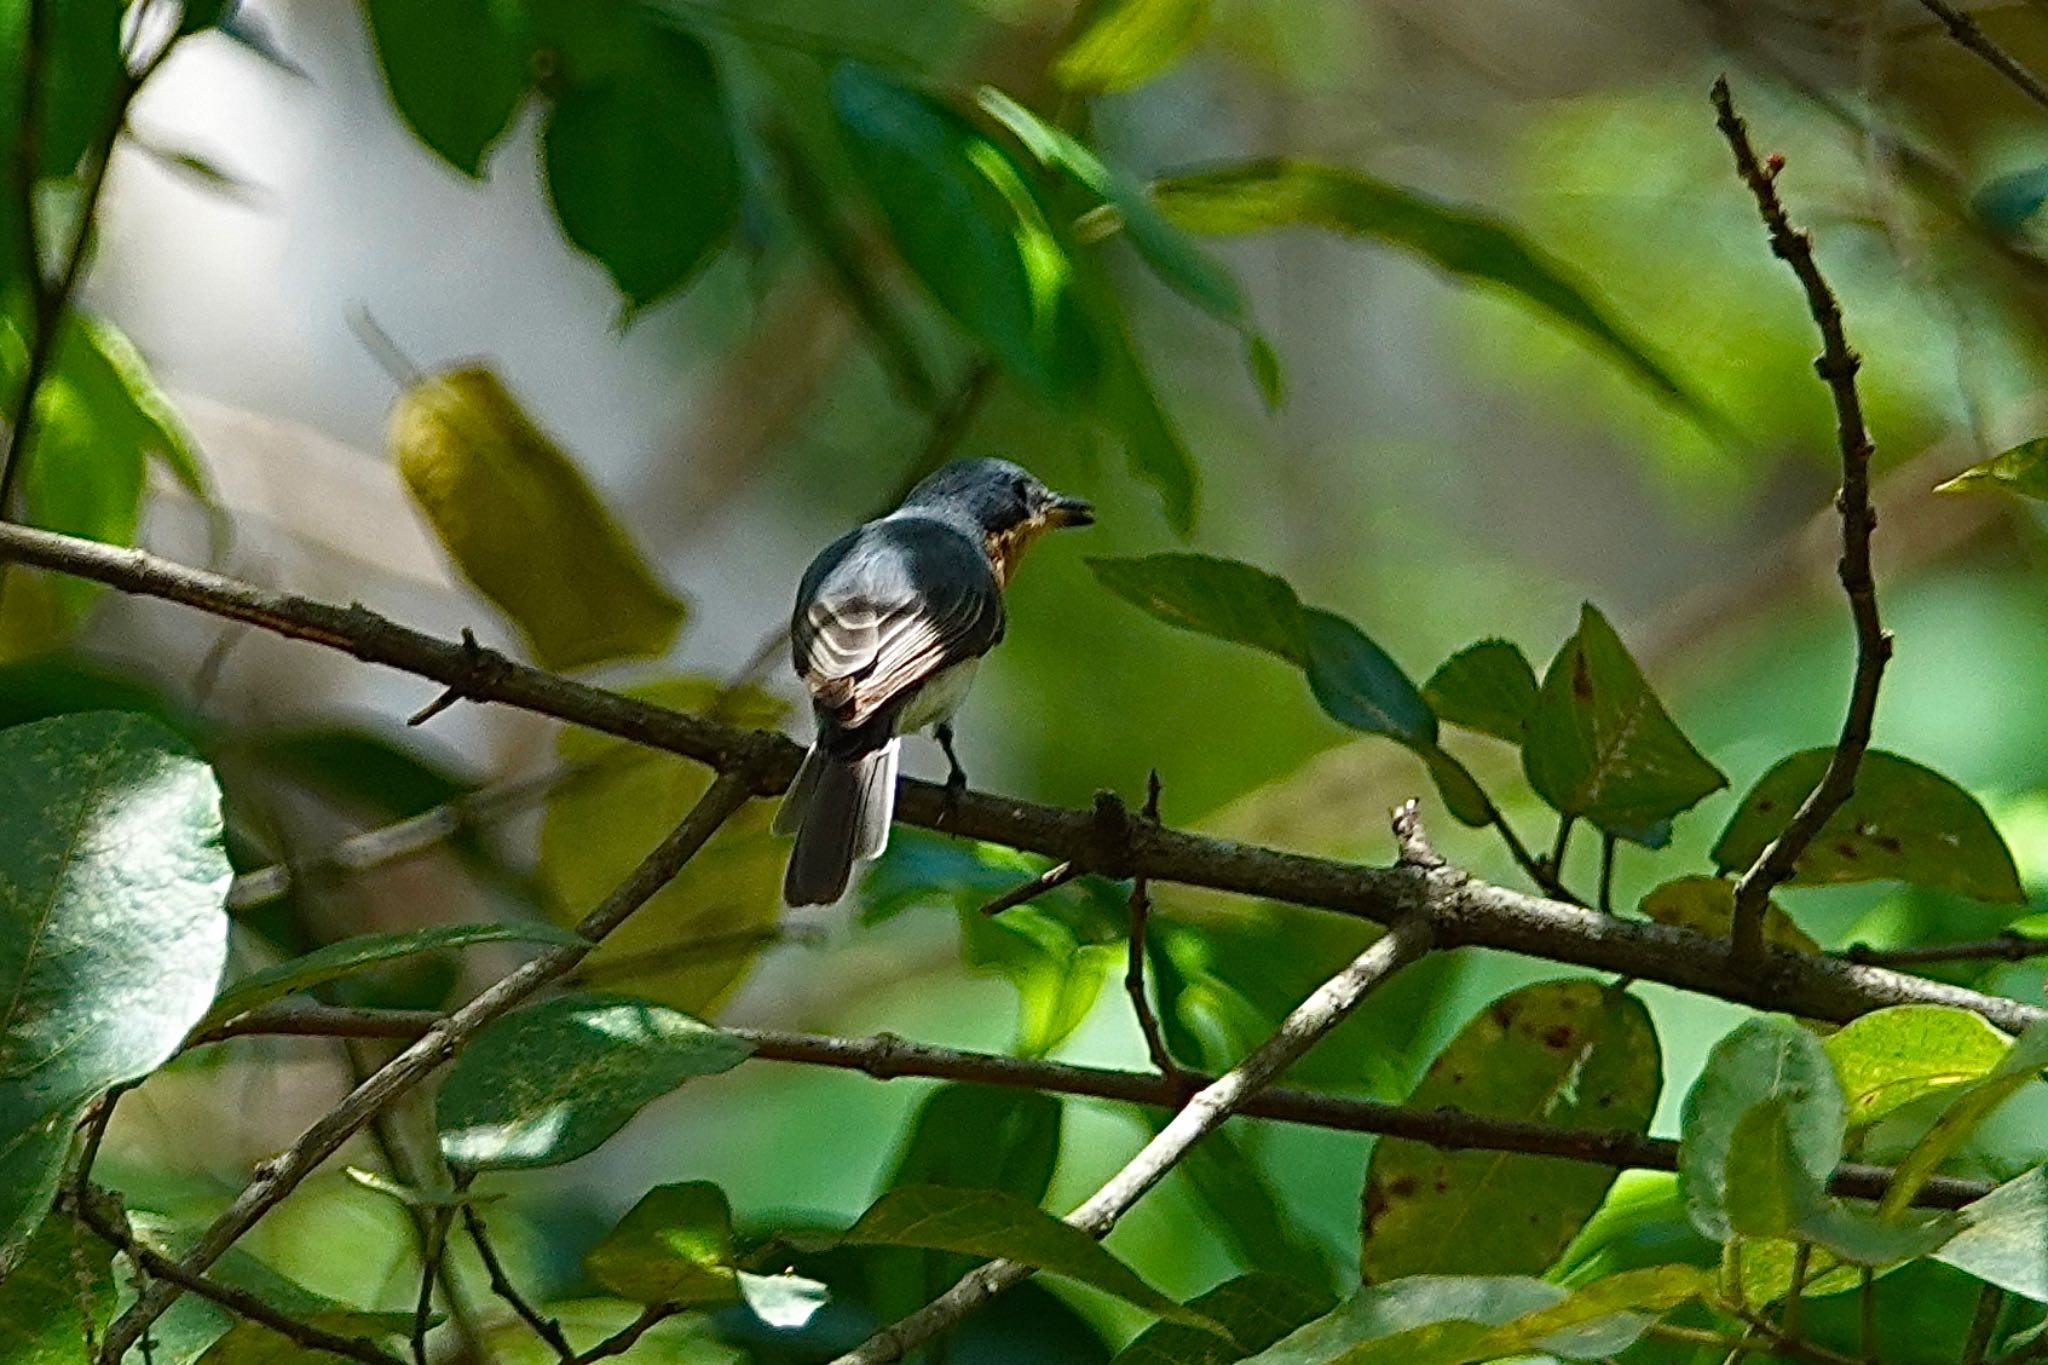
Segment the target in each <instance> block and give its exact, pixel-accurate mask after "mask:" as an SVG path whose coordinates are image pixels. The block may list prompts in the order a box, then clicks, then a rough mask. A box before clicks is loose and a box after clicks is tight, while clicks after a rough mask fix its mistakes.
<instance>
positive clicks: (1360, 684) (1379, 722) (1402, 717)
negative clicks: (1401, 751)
mask: <svg viewBox="0 0 2048 1365" xmlns="http://www.w3.org/2000/svg"><path fill="white" fill-rule="evenodd" d="M1302 622H1303V624H1304V625H1305V626H1306V627H1307V636H1308V663H1307V665H1306V670H1307V673H1308V686H1309V690H1310V691H1311V692H1313V693H1315V698H1316V701H1317V703H1318V704H1320V705H1321V706H1322V708H1323V710H1324V712H1326V713H1327V714H1328V715H1329V716H1330V717H1331V718H1333V719H1335V720H1338V721H1341V722H1343V723H1344V724H1346V725H1348V726H1350V727H1351V728H1352V729H1354V730H1363V731H1365V732H1366V733H1367V734H1369V735H1385V736H1387V737H1388V738H1389V739H1393V740H1396V741H1398V742H1400V743H1401V744H1404V745H1406V746H1408V747H1409V748H1411V749H1418V750H1427V749H1433V748H1435V747H1436V715H1435V713H1434V712H1432V711H1431V710H1430V709H1429V703H1428V702H1426V701H1424V700H1423V699H1422V693H1420V692H1418V691H1416V690H1415V684H1414V683H1412V682H1410V681H1408V675H1407V674H1406V673H1403V672H1402V671H1401V666H1400V665H1399V664H1397V663H1395V662H1394V661H1393V660H1392V659H1390V658H1388V657H1387V654H1386V651H1385V650H1383V649H1381V648H1380V647H1379V646H1378V645H1376V644H1374V643H1373V642H1372V641H1371V640H1369V639H1367V638H1366V636H1365V634H1364V632H1362V631H1361V630H1359V628H1358V627H1357V626H1354V625H1352V624H1351V623H1350V622H1349V621H1347V620H1345V619H1344V618H1343V617H1341V616H1337V615H1335V614H1333V613H1331V612H1327V611H1322V610H1319V609H1317V608H1315V607H1307V608H1304V609H1303V611H1302Z"/></svg>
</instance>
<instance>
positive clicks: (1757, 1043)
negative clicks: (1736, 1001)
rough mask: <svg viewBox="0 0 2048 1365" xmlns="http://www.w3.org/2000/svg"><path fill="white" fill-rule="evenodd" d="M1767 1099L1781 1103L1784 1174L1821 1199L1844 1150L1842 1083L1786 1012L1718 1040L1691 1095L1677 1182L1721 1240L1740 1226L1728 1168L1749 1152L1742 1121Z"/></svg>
mask: <svg viewBox="0 0 2048 1365" xmlns="http://www.w3.org/2000/svg"><path fill="white" fill-rule="evenodd" d="M1768 1106H1777V1107H1781V1108H1782V1110H1783V1118H1784V1131H1785V1133H1786V1135H1787V1164H1786V1169H1787V1172H1788V1173H1789V1174H1788V1175H1787V1177H1786V1178H1788V1179H1789V1178H1790V1177H1791V1176H1792V1175H1796V1176H1797V1177H1798V1178H1799V1179H1800V1180H1801V1181H1803V1182H1804V1183H1805V1185H1806V1187H1807V1188H1808V1189H1809V1190H1810V1191H1811V1192H1812V1197H1811V1198H1810V1199H1809V1200H1808V1201H1807V1203H1808V1205H1809V1206H1811V1205H1817V1204H1818V1203H1819V1202H1820V1198H1821V1192H1822V1191H1824V1190H1825V1188H1826V1185H1827V1179H1828V1176H1829V1175H1830V1174H1832V1173H1833V1171H1834V1169H1835V1163H1836V1162H1837V1161H1839V1160H1840V1159H1841V1155H1842V1137H1843V1132H1844V1122H1843V1114H1842V1087H1841V1085H1840V1083H1839V1082H1838V1081H1837V1080H1836V1079H1835V1069H1834V1066H1833V1065H1832V1064H1831V1063H1830V1062H1829V1061H1828V1055H1827V1053H1826V1052H1825V1051H1824V1050H1823V1049H1822V1047H1821V1044H1820V1040H1819V1039H1817V1038H1815V1037H1814V1036H1813V1034H1812V1033H1810V1032H1808V1031H1807V1030H1806V1029H1803V1028H1801V1027H1799V1026H1798V1025H1797V1024H1794V1023H1791V1022H1790V1021H1788V1020H1784V1019H1777V1018H1759V1019H1752V1020H1750V1021H1749V1022H1747V1023H1745V1024H1743V1025H1741V1026H1740V1027H1739V1028H1737V1029H1735V1031H1734V1032H1732V1033H1730V1034H1729V1035H1728V1036H1727V1037H1725V1038H1723V1039H1722V1040H1721V1041H1720V1042H1719V1043H1716V1044H1715V1045H1714V1050H1713V1051H1712V1052H1711V1053H1709V1054H1708V1056H1707V1064H1706V1067H1705V1069H1704V1070H1702V1071H1701V1072H1700V1076H1699V1079H1698V1080H1697V1081H1695V1082H1694V1083H1693V1087H1692V1090H1691V1091H1690V1092H1689V1093H1688V1094H1687V1095H1686V1097H1685V1108H1684V1111H1683V1114H1682V1116H1681V1119H1680V1133H1681V1145H1680V1148H1679V1157H1678V1180H1679V1187H1680V1189H1681V1190H1683V1191H1684V1194H1685V1201H1686V1209H1687V1212H1688V1213H1689V1214H1690V1215H1691V1217H1692V1221H1693V1225H1694V1226H1695V1227H1697V1228H1698V1229H1699V1230H1700V1232H1701V1234H1702V1235H1704V1236H1706V1237H1709V1238H1712V1239H1713V1240H1715V1241H1717V1242H1725V1241H1727V1240H1728V1238H1729V1236H1730V1235H1731V1233H1732V1232H1733V1231H1735V1226H1734V1224H1735V1220H1736V1218H1737V1217H1738V1215H1737V1214H1736V1213H1735V1211H1734V1210H1733V1209H1732V1207H1731V1192H1730V1176H1729V1168H1730V1164H1731V1162H1734V1161H1735V1160H1737V1159H1738V1157H1740V1156H1743V1155H1745V1154H1744V1153H1741V1152H1739V1151H1738V1143H1739V1142H1740V1140H1741V1135H1742V1131H1743V1125H1744V1123H1745V1122H1746V1121H1747V1120H1748V1116H1749V1114H1750V1111H1751V1110H1753V1109H1757V1108H1763V1107H1768ZM1752 1136H1754V1135H1752Z"/></svg>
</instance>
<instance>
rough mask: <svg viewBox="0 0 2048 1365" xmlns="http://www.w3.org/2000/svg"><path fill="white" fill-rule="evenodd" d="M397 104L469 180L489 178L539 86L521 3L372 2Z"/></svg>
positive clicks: (382, 60)
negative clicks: (486, 172) (489, 167)
mask: <svg viewBox="0 0 2048 1365" xmlns="http://www.w3.org/2000/svg"><path fill="white" fill-rule="evenodd" d="M364 11H365V13H366V14H367V15H368V17H369V21H370V36H371V37H372V38H373V39H374V40H375V42H376V46H377V60H378V64H379V66H381V67H382V68H383V72H384V83H385V85H386V87H387V88H388V89H389V90H390V91H391V102H392V103H393V104H395V105H397V106H398V112H399V115H400V116H401V117H402V118H404V119H405V122H406V126H407V127H409V128H411V129H412V131H413V133H414V134H415V135H416V136H417V137H418V138H419V140H420V141H422V142H424V143H426V144H427V146H429V147H431V148H433V149H434V151H436V152H438V153H439V154H440V156H441V159H442V160H444V161H446V162H447V163H448V164H449V165H451V166H453V167H454V168H455V169H456V170H458V171H461V172H462V173H463V174H464V175H469V176H479V175H481V174H482V173H483V164H484V158H485V157H486V156H487V155H488V154H489V152H490V149H491V144H492V143H494V142H496V141H497V140H498V139H499V138H500V137H501V136H503V134H504V132H505V129H506V128H507V127H508V126H509V125H510V124H511V122H512V115H513V114H514V113H516V112H518V109H519V105H520V103H521V101H522V100H523V99H524V97H525V95H526V87H527V84H528V82H529V81H530V80H531V79H532V74H533V72H532V55H533V37H532V34H531V33H530V32H529V31H528V27H527V20H526V7H525V5H524V4H522V3H520V2H519V0H364Z"/></svg>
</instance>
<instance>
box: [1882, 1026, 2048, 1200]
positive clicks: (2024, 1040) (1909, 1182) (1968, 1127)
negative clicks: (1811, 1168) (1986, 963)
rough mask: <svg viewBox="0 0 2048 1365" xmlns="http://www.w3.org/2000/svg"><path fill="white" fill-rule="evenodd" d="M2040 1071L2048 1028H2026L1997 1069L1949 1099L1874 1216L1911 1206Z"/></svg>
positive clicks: (2047, 1060)
mask: <svg viewBox="0 0 2048 1365" xmlns="http://www.w3.org/2000/svg"><path fill="white" fill-rule="evenodd" d="M2044 1067H2048V1023H2037V1024H2030V1025H2028V1026H2027V1029H2026V1031H2025V1032H2024V1033H2022V1034H2020V1036H2019V1037H2018V1038H2016V1039H2014V1040H2013V1044H2012V1046H2011V1047H2010V1048H2008V1049H2007V1050H2006V1053H2005V1056H2004V1057H2002V1058H2000V1059H1999V1062H1998V1065H1997V1066H1995V1067H1993V1068H1991V1070H1990V1071H1988V1072H1986V1073H1985V1074H1984V1075H1983V1076H1982V1077H1981V1078H1980V1079H1978V1080H1975V1081H1972V1082H1970V1083H1969V1084H1967V1085H1965V1086H1963V1087H1962V1088H1961V1089H1960V1090H1958V1091H1957V1092H1956V1093H1955V1094H1954V1096H1953V1097H1952V1098H1950V1100H1949V1101H1948V1104H1947V1106H1946V1107H1945V1108H1943V1110H1942V1111H1941V1117H1940V1118H1937V1119H1936V1120H1935V1121H1934V1126H1933V1127H1931V1128H1929V1129H1928V1130H1927V1132H1926V1134H1925V1135H1923V1136H1922V1137H1921V1139H1920V1141H1918V1142H1917V1143H1915V1144H1914V1145H1913V1150H1912V1151H1910V1152H1908V1153H1906V1156H1905V1159H1904V1160H1902V1161H1900V1162H1899V1163H1898V1167H1897V1169H1896V1171H1895V1173H1894V1174H1893V1176H1892V1183H1891V1187H1890V1188H1889V1189H1887V1190H1886V1191H1885V1196H1884V1199H1883V1200H1882V1201H1881V1202H1880V1203H1879V1205H1878V1209H1879V1211H1880V1212H1882V1213H1884V1214H1885V1215H1887V1216H1889V1217H1897V1216H1898V1214H1899V1213H1900V1211H1902V1210H1903V1209H1905V1208H1906V1207H1907V1206H1908V1205H1910V1204H1911V1203H1912V1201H1913V1196H1914V1195H1916V1194H1918V1193H1919V1192H1920V1187H1921V1186H1922V1185H1924V1184H1926V1183H1927V1178H1928V1177H1929V1176H1931V1175H1933V1174H1934V1173H1935V1171H1937V1170H1938V1169H1940V1167H1941V1163H1942V1162H1944V1161H1946V1160H1948V1159H1949V1157H1950V1156H1952V1155H1954V1154H1955V1151H1956V1149H1957V1148H1959V1147H1961V1146H1962V1145H1963V1143H1964V1142H1965V1141H1966V1140H1967V1139H1968V1138H1969V1136H1970V1134H1972V1133H1974V1132H1976V1131H1977V1127H1978V1125H1980V1124H1982V1123H1983V1122H1984V1120H1985V1119H1988V1118H1990V1117H1991V1114H1992V1111H1993V1110H1995V1109H1997V1108H1998V1107H1999V1106H2000V1105H2001V1104H2004V1103H2005V1102H2006V1101H2007V1100H2009V1099H2011V1098H2012V1097H2013V1095H2014V1094H2015V1093H2016V1092H2017V1091H2018V1090H2019V1088H2020V1087H2021V1086H2023V1085H2025V1084H2027V1083H2028V1082H2029V1081H2032V1080H2034V1079H2035V1078H2036V1077H2038V1076H2039V1075H2040V1074H2041V1071H2042V1068H2044Z"/></svg>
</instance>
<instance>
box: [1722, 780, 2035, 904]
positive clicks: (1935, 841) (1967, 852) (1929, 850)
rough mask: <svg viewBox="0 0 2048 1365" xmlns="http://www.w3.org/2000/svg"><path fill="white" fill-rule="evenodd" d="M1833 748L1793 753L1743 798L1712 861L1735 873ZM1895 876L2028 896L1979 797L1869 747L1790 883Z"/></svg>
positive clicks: (1993, 897)
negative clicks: (1843, 796)
mask: <svg viewBox="0 0 2048 1365" xmlns="http://www.w3.org/2000/svg"><path fill="white" fill-rule="evenodd" d="M1833 757H1834V750H1832V749H1808V750H1805V751H1804V752H1801V753H1796V754H1793V755H1792V756H1791V757H1790V758H1787V759H1784V760H1782V761H1781V762H1779V763H1778V765H1777V766H1776V767H1774V768H1772V769H1771V770H1770V771H1769V772H1767V773H1765V774H1764V775H1763V777H1762V778H1760V779H1759V780H1758V781H1757V784H1756V785H1755V786H1754V787H1752V788H1750V790H1749V795H1747V796H1745V797H1743V798H1742V805H1741V806H1740V807H1738V808H1737V810H1736V812H1735V814H1734V815H1733V816H1731V817H1730V818H1729V821H1728V827H1727V828H1726V829H1724V830H1723V831H1721V838H1720V841H1719V842H1718V843H1716V844H1715V845H1714V866H1716V867H1718V868H1720V869H1721V870H1722V871H1723V872H1739V871H1742V870H1744V869H1746V868H1748V867H1749V865H1750V864H1751V863H1753V862H1755V861H1756V858H1757V855H1758V854H1760V853H1762V852H1763V849H1764V845H1765V844H1767V843H1769V842H1770V841H1771V840H1772V839H1775V838H1777V837H1778V835H1779V834H1780V833H1782V832H1783V831H1784V828H1785V826H1786V825H1787V824H1788V823H1789V822H1790V821H1791V819H1792V814H1793V812H1794V811H1796V810H1798V809H1799V806H1800V803H1801V802H1803V801H1805V800H1806V798H1807V795H1808V794H1809V793H1811V792H1812V791H1813V789H1814V788H1815V787H1816V786H1818V785H1820V779H1821V774H1823V773H1825V772H1826V771H1827V767H1828V762H1829V760H1831V759H1832V758H1833ZM1879 880H1896V881H1902V882H1911V883H1912V884H1913V885H1915V886H1925V887H1931V888H1933V889H1934V890H1937V891H1954V892H1957V893H1959V894H1961V895H1965V896H1970V897H1973V898H1975V899H1977V900H1981V901H2003V902H2012V903H2017V902H2020V901H2024V900H2025V899H2026V898H2027V897H2026V891H2025V890H2024V889H2023V888H2022V887H2021V886H2020V878H2019V872H2018V870H2017V869H2015V868H2014V867H2013V861H2012V853H2011V851H2010V850H2008V849H2007V848H2006V846H2005V840H2004V839H2003V838H2002V837H2000V835H1999V833H1998V830H1997V829H1996V828H1995V827H1994V826H1993V825H1992V823H1991V817H1990V816H1988V815H1986V814H1985V813H1984V808H1983V807H1982V806H1980V805H1979V804H1977V798H1976V797H1974V796H1972V795H1970V794H1969V793H1968V792H1966V791H1964V790H1963V789H1962V788H1961V787H1959V786H1957V785H1956V784H1955V783H1953V782H1951V781H1949V780H1948V779H1947V778H1945V777H1943V776H1942V775H1941V774H1940V773H1937V772H1935V771H1934V770H1933V769H1932V768H1924V767H1922V766H1921V765H1919V764H1918V763H1914V762H1912V761H1911V760H1909V759H1904V758H1900V757H1899V756H1898V755H1897V754H1888V753H1884V752H1881V751H1879V750H1872V751H1870V752H1869V753H1866V754H1865V755H1863V761H1862V763H1861V764H1859V765H1858V767H1857V769H1856V790H1855V791H1854V792H1853V793H1852V794H1851V795H1850V797H1849V799H1848V800H1847V801H1845V802H1843V803H1842V808H1841V809H1840V810H1838V811H1836V812H1835V813H1834V815H1833V816H1831V817H1829V819H1828V822H1827V823H1826V824H1825V825H1823V826H1821V831H1820V834H1819V836H1818V837H1817V838H1815V839H1814V841H1813V842H1812V843H1811V844H1809V845H1808V846H1807V849H1806V852H1804V853H1802V854H1800V855H1799V862H1798V864H1797V866H1796V867H1795V868H1794V869H1793V873H1792V878H1791V881H1790V883H1789V884H1790V885H1793V886H1831V885H1837V884H1840V883H1843V882H1867V881H1879Z"/></svg>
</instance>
